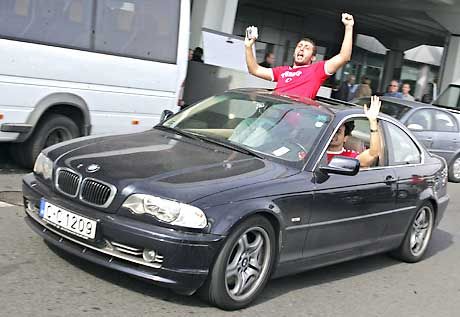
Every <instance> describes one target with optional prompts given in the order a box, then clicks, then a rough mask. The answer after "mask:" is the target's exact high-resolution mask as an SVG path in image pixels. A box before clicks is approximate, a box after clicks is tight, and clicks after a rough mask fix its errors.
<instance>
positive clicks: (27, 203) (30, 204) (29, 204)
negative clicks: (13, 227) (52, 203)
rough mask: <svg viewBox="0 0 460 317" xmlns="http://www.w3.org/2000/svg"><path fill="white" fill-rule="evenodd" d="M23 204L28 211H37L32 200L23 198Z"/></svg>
mask: <svg viewBox="0 0 460 317" xmlns="http://www.w3.org/2000/svg"><path fill="white" fill-rule="evenodd" d="M24 205H25V206H26V208H27V210H28V211H31V212H38V208H37V207H36V206H35V204H34V203H33V202H31V201H30V200H28V199H24Z"/></svg>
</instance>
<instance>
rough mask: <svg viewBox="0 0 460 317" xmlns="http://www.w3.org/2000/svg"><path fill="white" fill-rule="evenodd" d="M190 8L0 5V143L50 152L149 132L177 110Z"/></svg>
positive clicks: (135, 3) (156, 0) (36, 0)
mask: <svg viewBox="0 0 460 317" xmlns="http://www.w3.org/2000/svg"><path fill="white" fill-rule="evenodd" d="M189 29H190V1H189V0H168V1H164V0H98V1H96V0H61V1H56V0H2V1H0V60H1V61H2V66H1V67H0V96H1V99H0V142H13V143H15V146H14V147H13V152H14V153H15V155H14V156H15V159H16V160H17V161H18V162H19V163H20V164H22V165H24V166H28V167H30V166H32V165H33V162H34V160H35V158H36V156H37V155H38V154H39V152H40V151H41V150H42V149H43V148H44V147H47V146H49V145H52V144H55V143H57V142H60V141H64V140H67V139H71V138H75V137H78V136H84V135H88V134H102V133H103V134H106V133H127V132H137V131H141V130H145V129H148V128H151V127H152V126H153V125H154V124H156V123H158V122H159V119H160V116H161V113H162V111H163V110H165V109H168V110H171V111H177V110H178V107H177V100H178V95H179V91H180V86H181V83H182V82H183V81H184V79H185V75H186V71H187V61H188V59H187V56H188V40H189Z"/></svg>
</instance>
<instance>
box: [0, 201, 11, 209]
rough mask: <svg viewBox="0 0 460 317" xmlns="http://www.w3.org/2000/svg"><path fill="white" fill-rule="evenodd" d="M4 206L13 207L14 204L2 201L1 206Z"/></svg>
mask: <svg viewBox="0 0 460 317" xmlns="http://www.w3.org/2000/svg"><path fill="white" fill-rule="evenodd" d="M2 207H13V205H11V204H7V203H5V202H3V201H0V208H2Z"/></svg>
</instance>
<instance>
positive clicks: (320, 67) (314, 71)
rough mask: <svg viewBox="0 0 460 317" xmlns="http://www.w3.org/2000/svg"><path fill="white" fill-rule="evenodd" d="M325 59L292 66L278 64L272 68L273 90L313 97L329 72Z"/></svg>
mask: <svg viewBox="0 0 460 317" xmlns="http://www.w3.org/2000/svg"><path fill="white" fill-rule="evenodd" d="M325 64H326V61H320V62H317V63H314V64H310V65H305V66H299V67H296V68H292V67H291V66H278V67H275V68H272V72H273V81H275V82H277V84H276V88H275V91H276V92H278V93H281V94H286V95H293V96H299V97H307V98H311V99H314V98H315V97H316V94H317V92H318V90H319V87H320V86H321V84H322V83H323V82H324V81H325V80H326V78H327V77H329V76H330V75H331V74H327V73H326V69H325V67H326V65H325Z"/></svg>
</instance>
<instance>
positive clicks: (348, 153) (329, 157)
mask: <svg viewBox="0 0 460 317" xmlns="http://www.w3.org/2000/svg"><path fill="white" fill-rule="evenodd" d="M358 155H359V153H358V152H356V151H353V150H345V149H344V148H342V151H340V152H332V151H327V162H328V163H329V162H330V161H331V160H332V158H333V157H334V156H346V157H351V158H357V157H358Z"/></svg>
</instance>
